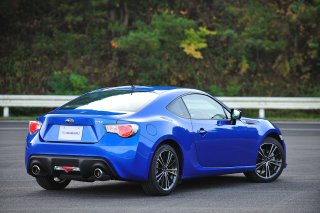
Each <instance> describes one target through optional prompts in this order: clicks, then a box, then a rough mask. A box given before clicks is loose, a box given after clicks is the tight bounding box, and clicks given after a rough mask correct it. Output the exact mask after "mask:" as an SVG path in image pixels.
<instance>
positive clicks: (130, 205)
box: [0, 121, 320, 213]
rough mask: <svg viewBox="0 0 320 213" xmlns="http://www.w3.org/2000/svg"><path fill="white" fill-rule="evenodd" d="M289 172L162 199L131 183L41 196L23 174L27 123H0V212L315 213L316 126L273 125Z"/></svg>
mask: <svg viewBox="0 0 320 213" xmlns="http://www.w3.org/2000/svg"><path fill="white" fill-rule="evenodd" d="M278 125H279V127H280V128H281V129H282V130H283V135H284V137H285V140H286V144H287V154H288V159H287V160H288V168H287V169H285V170H284V172H283V174H282V176H281V177H280V178H279V179H278V180H277V181H275V182H273V183H267V184H257V183H250V182H248V181H247V179H246V178H245V177H244V176H243V175H242V174H234V175H226V176H217V177H208V178H201V179H193V180H188V181H183V182H182V184H181V185H179V186H178V187H177V189H176V191H175V192H174V193H173V194H171V195H170V196H166V197H149V196H146V195H145V194H144V193H143V191H142V189H141V188H140V186H139V185H138V184H136V183H130V182H121V181H109V182H94V183H83V182H76V181H73V182H71V184H70V185H69V186H68V187H67V188H66V189H65V190H63V191H46V190H43V189H42V188H40V187H39V186H38V185H37V183H36V181H35V180H34V178H32V177H31V176H29V175H27V174H26V172H25V169H24V160H23V158H24V143H25V142H24V140H25V137H26V134H27V129H26V126H27V123H26V122H5V121H0V212H46V213H47V212H65V213H69V212H77V213H78V212H121V213H123V212H187V213H188V212H290V213H291V212H320V176H319V175H320V123H290V122H289V123H287V122H283V123H278Z"/></svg>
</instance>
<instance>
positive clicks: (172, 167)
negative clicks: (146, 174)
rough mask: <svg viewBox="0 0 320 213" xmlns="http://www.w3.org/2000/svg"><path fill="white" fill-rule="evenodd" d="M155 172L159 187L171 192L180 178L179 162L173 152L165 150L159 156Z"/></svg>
mask: <svg viewBox="0 0 320 213" xmlns="http://www.w3.org/2000/svg"><path fill="white" fill-rule="evenodd" d="M155 172H156V181H157V183H158V185H159V187H161V188H162V189H163V190H165V191H169V190H171V189H172V187H173V186H174V185H175V183H176V181H177V178H178V177H177V176H178V161H177V159H176V156H175V155H174V153H173V152H172V151H170V150H164V151H162V152H161V153H160V154H159V156H158V159H157V163H156V170H155Z"/></svg>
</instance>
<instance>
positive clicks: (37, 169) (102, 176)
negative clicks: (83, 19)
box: [31, 163, 110, 180]
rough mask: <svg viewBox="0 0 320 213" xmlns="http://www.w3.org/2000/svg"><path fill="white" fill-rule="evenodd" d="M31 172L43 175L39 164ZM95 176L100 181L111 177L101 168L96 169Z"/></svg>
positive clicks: (35, 174) (33, 166)
mask: <svg viewBox="0 0 320 213" xmlns="http://www.w3.org/2000/svg"><path fill="white" fill-rule="evenodd" d="M31 172H32V174H33V175H34V176H38V175H40V173H41V168H40V166H39V165H38V164H36V163H35V164H33V165H32V167H31ZM93 175H94V177H95V178H96V179H98V180H110V176H109V175H106V174H105V172H104V171H103V170H102V169H100V168H99V167H96V168H95V169H94V170H93Z"/></svg>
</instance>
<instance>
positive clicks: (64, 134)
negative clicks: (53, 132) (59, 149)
mask: <svg viewBox="0 0 320 213" xmlns="http://www.w3.org/2000/svg"><path fill="white" fill-rule="evenodd" d="M82 131H83V126H60V127H59V137H58V139H59V140H60V141H80V140H81V138H82Z"/></svg>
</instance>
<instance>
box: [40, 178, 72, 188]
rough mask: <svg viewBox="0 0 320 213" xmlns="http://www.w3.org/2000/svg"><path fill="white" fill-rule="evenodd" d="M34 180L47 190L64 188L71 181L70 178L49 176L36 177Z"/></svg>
mask: <svg viewBox="0 0 320 213" xmlns="http://www.w3.org/2000/svg"><path fill="white" fill-rule="evenodd" d="M36 180H37V183H38V184H39V185H40V186H41V187H42V188H44V189H47V190H61V189H64V188H66V186H68V185H69V183H70V182H71V180H67V179H60V178H57V177H51V176H44V177H36Z"/></svg>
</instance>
